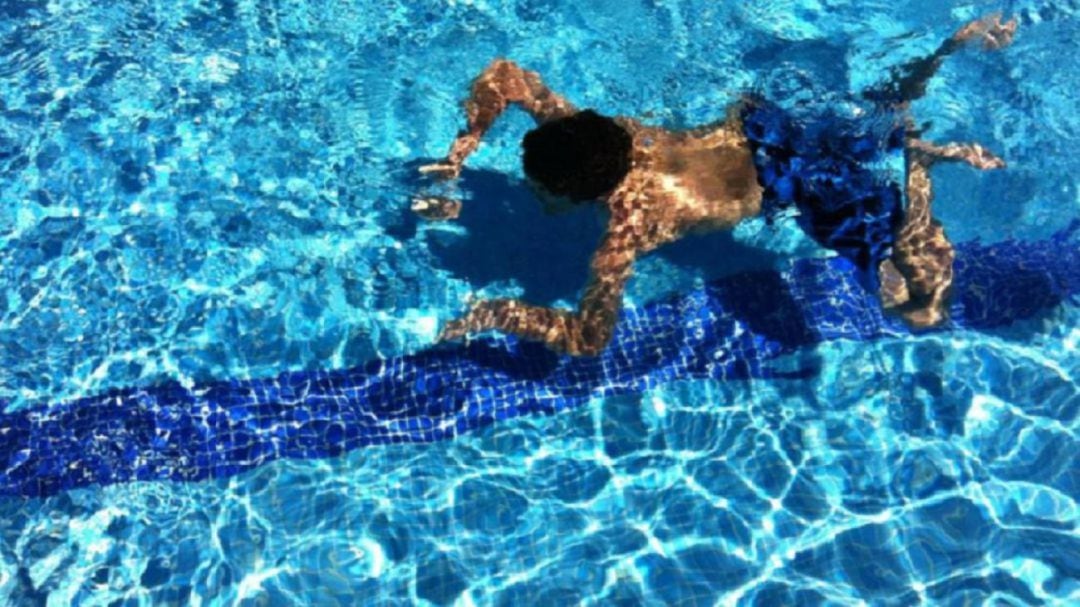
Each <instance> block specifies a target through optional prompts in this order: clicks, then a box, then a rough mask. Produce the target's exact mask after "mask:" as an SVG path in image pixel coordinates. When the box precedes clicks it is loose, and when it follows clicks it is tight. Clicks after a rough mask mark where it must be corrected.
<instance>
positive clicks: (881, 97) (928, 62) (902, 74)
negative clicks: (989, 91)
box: [864, 13, 1017, 105]
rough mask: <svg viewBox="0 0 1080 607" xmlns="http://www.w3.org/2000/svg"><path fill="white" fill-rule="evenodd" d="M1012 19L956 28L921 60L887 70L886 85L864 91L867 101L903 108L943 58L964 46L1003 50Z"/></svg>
mask: <svg viewBox="0 0 1080 607" xmlns="http://www.w3.org/2000/svg"><path fill="white" fill-rule="evenodd" d="M1016 26H1017V21H1016V19H1015V18H1013V19H1010V20H1009V21H1008V22H1005V23H1002V22H1001V14H1000V13H998V14H994V15H990V16H988V17H983V18H981V19H977V20H975V21H972V22H971V23H968V24H967V25H965V26H964V27H962V28H960V29H959V30H957V31H956V33H955V34H953V35H952V36H951V37H950V38H949V39H947V40H946V41H945V42H943V43H941V46H939V47H938V48H937V50H935V51H934V52H933V53H932V54H930V55H929V56H928V57H922V58H920V59H916V60H914V61H911V62H908V63H905V64H904V65H902V66H900V67H896V68H893V69H892V70H891V78H890V79H889V82H887V83H886V84H884V85H882V86H881V87H878V88H875V89H871V90H869V91H867V92H866V93H865V94H864V96H865V97H866V98H867V99H870V100H871V101H877V102H879V103H887V104H892V105H904V104H906V103H908V102H910V101H914V100H915V99H918V98H920V97H922V96H923V95H924V94H926V84H927V82H929V81H930V79H931V78H933V77H934V74H936V73H937V71H938V69H939V68H940V67H941V64H942V63H943V62H944V61H945V58H946V57H948V56H949V55H951V54H953V53H955V52H956V51H958V50H960V48H962V47H963V46H964V45H966V44H972V43H977V42H981V43H982V46H983V48H984V49H986V50H996V49H1000V48H1004V47H1006V46H1008V45H1009V44H1011V43H1012V39H1013V36H1014V35H1015V33H1016Z"/></svg>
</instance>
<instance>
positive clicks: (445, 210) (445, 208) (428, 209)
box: [411, 196, 461, 221]
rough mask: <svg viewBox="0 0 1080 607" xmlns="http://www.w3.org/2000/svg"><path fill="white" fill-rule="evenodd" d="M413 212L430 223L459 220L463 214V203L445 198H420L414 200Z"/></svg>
mask: <svg viewBox="0 0 1080 607" xmlns="http://www.w3.org/2000/svg"><path fill="white" fill-rule="evenodd" d="M411 208H412V210H413V212H414V213H416V214H417V215H419V216H421V217H423V218H424V219H428V220H430V221H445V220H448V219H457V217H458V215H459V214H460V213H461V201H460V200H454V199H453V198H447V197H445V196H418V197H416V198H413V201H412V207H411Z"/></svg>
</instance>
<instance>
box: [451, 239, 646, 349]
mask: <svg viewBox="0 0 1080 607" xmlns="http://www.w3.org/2000/svg"><path fill="white" fill-rule="evenodd" d="M637 253H638V249H637V248H636V247H635V246H634V242H633V241H632V240H631V239H629V238H626V237H624V235H623V234H620V233H619V232H618V231H611V230H609V231H608V234H607V235H606V236H604V239H603V241H602V242H601V244H600V247H599V248H598V249H597V251H596V253H595V254H594V255H593V259H592V263H591V278H590V279H589V284H588V286H587V287H586V288H585V294H584V296H583V297H582V298H581V302H580V303H579V304H578V309H577V310H576V311H571V310H559V309H556V308H545V307H541V306H535V305H531V304H527V303H525V302H522V301H519V300H516V299H491V300H482V301H479V302H477V303H475V304H473V306H472V308H471V309H470V310H469V312H468V313H467V314H466V315H465V316H464V317H462V318H460V319H458V320H453V321H450V322H449V323H447V324H446V326H445V327H443V330H442V332H441V333H440V334H439V338H440V339H458V338H460V337H464V336H465V335H467V334H469V333H479V332H482V331H488V330H492V329H494V330H497V331H501V332H503V333H513V334H515V335H517V336H518V337H522V338H525V339H530V340H536V341H541V342H543V343H545V344H546V345H547V346H548V347H549V348H551V349H552V350H555V351H557V352H560V353H566V354H572V355H576V356H581V355H585V356H595V355H597V354H599V353H600V352H602V351H603V350H604V347H605V346H607V344H608V342H609V341H611V336H612V335H613V334H614V333H615V325H616V322H617V321H618V317H619V311H620V310H621V308H622V297H623V290H624V289H625V287H626V282H627V281H628V280H629V279H630V275H631V274H632V273H633V265H634V259H635V257H636V256H637Z"/></svg>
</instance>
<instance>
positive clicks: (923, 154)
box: [413, 15, 1016, 355]
mask: <svg viewBox="0 0 1080 607" xmlns="http://www.w3.org/2000/svg"><path fill="white" fill-rule="evenodd" d="M1015 30H1016V21H1015V20H1012V21H1009V22H1008V23H1002V22H1001V19H1000V16H997V15H995V16H991V17H988V18H984V19H980V20H977V21H974V22H972V23H970V24H968V25H966V26H965V27H963V28H961V29H960V30H959V31H957V32H956V33H955V34H954V35H953V36H952V37H951V38H949V39H948V40H947V41H946V42H945V43H943V44H942V45H941V46H940V47H939V49H938V50H937V51H936V52H935V53H934V54H932V55H931V56H929V57H927V58H924V59H920V60H918V61H914V62H912V63H909V64H907V65H905V66H903V67H901V68H899V69H897V70H895V71H894V74H893V78H892V79H891V80H890V82H889V83H888V84H886V85H885V86H883V87H881V88H879V89H876V90H872V91H869V92H867V93H865V94H864V97H865V98H866V99H868V100H869V101H871V102H873V104H874V106H875V107H874V109H873V111H870V112H865V113H863V114H861V115H840V114H839V113H837V112H836V111H835V109H833V108H824V109H822V110H819V111H807V113H806V115H802V114H795V113H793V112H788V111H785V110H782V109H780V108H779V107H778V106H776V105H773V104H771V103H769V102H768V101H766V100H763V99H759V98H756V97H746V98H744V99H742V100H741V101H739V102H737V103H736V104H734V105H733V106H732V107H731V108H730V110H729V111H728V113H727V118H726V119H724V120H723V121H720V122H718V123H714V124H710V125H706V126H701V127H697V128H693V129H689V130H680V131H671V130H667V129H663V128H659V127H650V126H646V125H643V124H641V123H640V122H639V121H637V120H635V119H633V118H627V117H616V118H608V117H605V116H602V115H600V114H597V113H596V112H594V111H592V110H578V109H577V108H575V107H574V106H573V105H572V104H571V103H570V102H569V101H567V100H566V99H564V98H563V97H561V96H560V95H558V94H556V93H554V92H552V91H551V90H550V89H548V88H547V86H545V85H544V83H543V82H542V81H541V79H540V77H539V75H538V74H537V73H535V72H530V71H526V70H523V69H522V68H520V67H519V66H517V65H516V64H514V63H513V62H510V61H505V60H497V61H494V62H493V63H492V64H491V65H489V66H488V67H487V68H486V69H485V70H484V71H483V73H481V74H480V75H479V76H478V77H477V78H476V80H475V81H474V82H473V86H472V95H471V97H470V98H469V100H468V101H467V102H466V113H467V117H468V127H467V128H466V129H465V130H464V131H462V133H461V134H460V135H459V136H458V137H457V139H456V140H455V141H454V143H453V145H452V146H451V149H450V153H449V154H448V156H447V158H446V160H445V161H444V162H441V163H436V164H431V165H426V166H424V167H421V169H420V170H421V171H422V172H424V173H430V174H434V175H436V176H438V177H440V178H444V179H452V178H456V177H457V176H458V174H459V173H460V171H461V167H462V164H463V163H464V161H465V159H466V158H467V157H468V156H469V154H471V153H472V152H473V151H474V150H476V148H477V146H478V145H479V143H480V139H481V137H482V136H483V135H484V133H485V132H487V130H488V129H489V128H490V127H491V125H492V124H493V123H494V121H495V119H496V118H497V117H498V116H499V115H500V114H501V113H502V112H503V111H504V110H505V109H506V107H507V106H508V105H509V104H511V103H517V104H519V105H520V106H521V107H522V108H523V109H525V110H526V111H527V112H529V113H530V114H531V115H532V116H533V117H534V118H535V120H536V121H537V123H538V124H539V126H538V127H537V128H535V129H534V130H532V131H530V132H529V133H527V134H526V135H525V138H524V141H523V148H524V155H523V163H524V169H525V174H526V176H527V177H528V179H529V181H530V183H531V184H532V185H533V186H535V187H536V189H537V190H538V192H539V193H540V194H541V195H542V196H544V197H558V198H561V199H566V200H570V201H572V202H576V203H580V202H587V201H597V202H600V203H601V204H603V205H604V206H605V207H606V209H607V211H608V215H609V218H608V222H607V228H606V230H605V233H604V236H603V237H602V239H601V242H600V245H599V247H598V249H597V250H596V252H595V254H594V255H593V258H592V261H591V264H590V270H591V277H590V279H589V282H588V284H587V286H586V287H585V293H584V295H583V296H582V298H581V301H580V302H579V305H578V309H577V310H576V311H572V310H562V309H555V308H547V307H540V306H535V305H530V304H528V303H525V302H522V301H518V300H513V299H495V300H483V301H479V302H476V303H474V304H473V305H472V306H471V308H470V309H469V311H468V313H467V314H466V315H465V316H464V317H462V318H460V319H458V320H454V321H451V322H449V323H447V324H446V326H445V327H444V328H443V330H442V332H441V333H440V338H441V339H457V338H460V337H463V336H465V335H467V334H469V333H475V332H481V331H486V330H492V329H494V330H499V331H502V332H505V333H513V334H515V335H518V336H520V337H522V338H526V339H531V340H538V341H541V342H544V343H545V344H547V345H548V347H550V348H552V349H553V350H556V351H559V352H565V353H569V354H573V355H596V354H598V353H600V352H601V351H603V349H604V347H605V346H606V345H607V343H608V342H609V341H610V339H611V337H612V335H613V333H614V329H615V324H616V322H617V320H618V315H619V311H620V309H621V307H622V296H623V290H624V288H625V286H626V283H627V281H628V280H629V278H630V276H631V273H632V271H633V264H634V261H635V260H636V259H637V258H638V257H639V256H641V255H644V254H647V253H649V252H651V251H653V250H654V249H656V248H657V247H659V246H661V245H663V244H666V243H669V242H672V241H675V240H678V239H679V238H680V237H682V236H683V235H684V234H686V233H687V232H689V231H695V232H700V231H709V230H718V229H728V228H731V227H733V226H734V225H735V224H737V223H738V222H739V221H741V220H743V219H746V218H748V217H753V216H756V215H759V214H762V213H764V214H765V215H766V216H772V215H775V214H777V213H779V212H781V211H785V210H788V209H794V210H795V211H796V221H797V222H798V224H799V225H800V227H802V228H803V229H804V230H805V231H806V232H807V233H808V234H809V235H810V236H811V237H812V238H814V240H816V241H817V242H818V243H819V244H821V245H822V246H825V247H827V248H831V249H834V250H836V251H837V252H838V253H839V254H840V255H842V256H844V257H847V258H848V259H849V260H851V261H852V262H853V263H854V264H855V265H856V266H857V267H858V268H859V270H860V271H861V272H863V273H864V275H865V277H866V280H865V282H867V284H868V286H869V287H870V288H872V289H874V290H875V291H876V292H877V293H878V295H879V297H880V300H881V303H882V305H883V306H884V307H885V308H886V309H889V310H893V311H895V312H897V313H898V314H900V316H901V317H902V318H903V319H904V320H905V321H906V322H907V323H908V324H909V325H911V326H912V327H916V328H925V327H931V326H934V325H936V324H938V323H940V322H942V321H943V320H944V319H945V317H946V306H947V301H948V294H949V288H950V286H951V284H952V280H953V270H952V264H953V259H954V252H953V247H952V245H951V243H950V242H949V241H948V239H947V238H946V237H945V233H944V231H943V229H942V227H941V225H940V223H938V222H937V221H936V220H934V219H933V217H932V214H931V209H930V207H931V202H932V198H933V194H932V189H931V181H930V174H929V169H930V167H931V166H932V165H933V164H934V163H935V162H938V161H943V160H950V161H962V162H966V163H968V164H970V165H972V166H974V167H976V168H978V169H983V170H985V169H992V168H1000V167H1003V166H1004V162H1003V161H1002V160H1001V159H1000V158H998V157H996V156H994V155H993V154H991V153H990V152H988V151H987V150H985V149H984V148H982V147H981V146H979V145H974V144H948V145H935V144H932V143H930V142H927V141H923V140H921V139H919V138H918V133H917V132H916V131H915V130H914V129H913V128H912V126H911V119H910V117H909V115H908V106H909V103H910V102H911V101H912V100H914V99H917V98H918V97H920V96H922V94H923V93H924V91H925V85H926V82H927V80H928V79H929V78H931V77H932V76H933V75H934V73H935V71H936V70H937V68H938V67H939V66H940V64H941V62H942V61H943V60H944V58H945V57H946V56H948V55H949V54H951V53H953V52H955V51H956V50H958V49H959V48H961V47H962V46H964V45H966V44H968V43H976V42H981V43H982V45H983V47H984V48H986V49H998V48H1002V47H1004V46H1006V45H1008V44H1009V43H1010V42H1011V41H1012V37H1013V35H1014V33H1015ZM890 154H902V155H903V158H904V163H905V167H906V171H905V172H906V183H905V184H904V185H905V187H904V191H903V192H902V191H901V188H900V185H899V184H897V183H895V182H892V181H890V180H888V179H886V178H883V177H882V175H881V174H879V173H878V172H877V171H875V170H873V169H872V168H869V167H870V166H871V165H872V163H874V162H876V161H880V160H883V159H885V158H886V157H887V156H889V155H890ZM905 194H906V205H905V201H904V198H905ZM458 205H459V203H457V202H456V201H452V200H448V199H443V198H417V199H416V200H415V201H414V204H413V209H414V210H415V211H416V212H417V213H419V214H421V215H422V216H424V217H427V218H429V219H448V218H453V217H455V216H456V215H457V211H458ZM905 206H906V208H905Z"/></svg>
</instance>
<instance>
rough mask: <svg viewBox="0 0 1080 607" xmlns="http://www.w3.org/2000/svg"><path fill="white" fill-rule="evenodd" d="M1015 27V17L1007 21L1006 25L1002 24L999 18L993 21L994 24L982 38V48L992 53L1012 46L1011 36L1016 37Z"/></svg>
mask: <svg viewBox="0 0 1080 607" xmlns="http://www.w3.org/2000/svg"><path fill="white" fill-rule="evenodd" d="M1017 25H1018V23H1017V21H1016V17H1013V18H1012V19H1009V21H1008V22H1006V23H1002V22H1001V18H1000V17H998V18H996V19H994V24H993V25H992V26H991V27H990V28H989V29H988V30H987V31H986V34H985V35H984V36H983V48H985V49H987V50H991V51H992V50H997V49H1001V48H1005V47H1006V46H1009V45H1010V44H1012V41H1013V36H1015V35H1016V26H1017Z"/></svg>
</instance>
